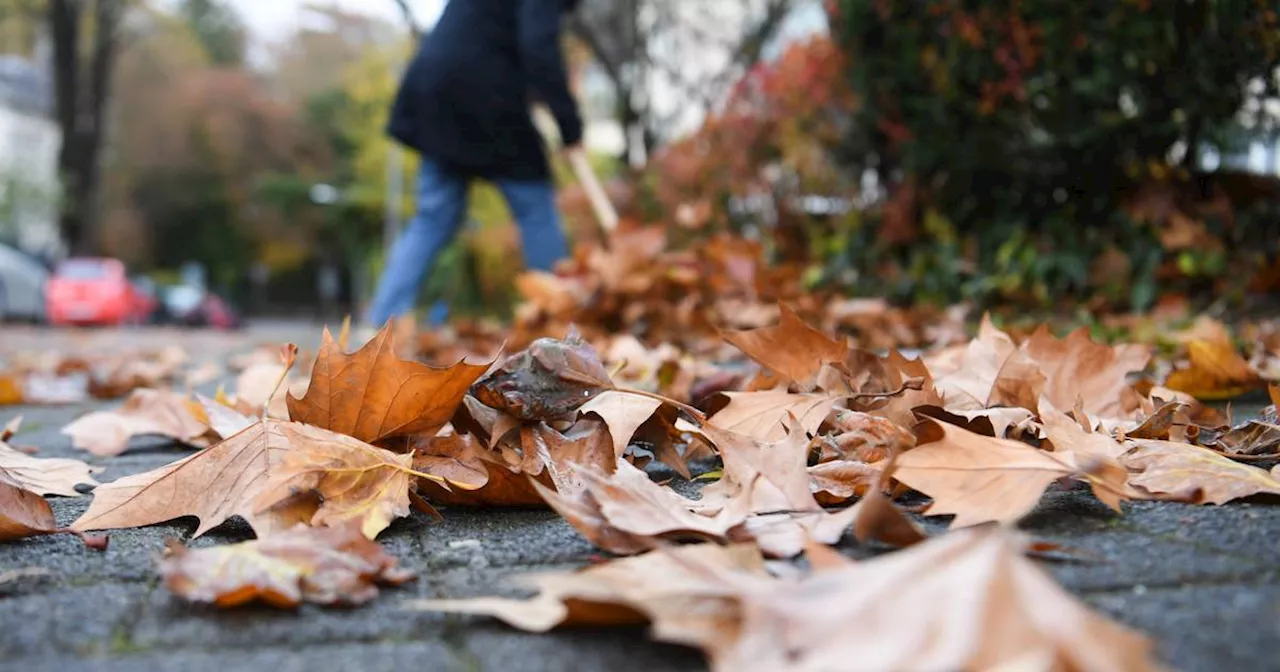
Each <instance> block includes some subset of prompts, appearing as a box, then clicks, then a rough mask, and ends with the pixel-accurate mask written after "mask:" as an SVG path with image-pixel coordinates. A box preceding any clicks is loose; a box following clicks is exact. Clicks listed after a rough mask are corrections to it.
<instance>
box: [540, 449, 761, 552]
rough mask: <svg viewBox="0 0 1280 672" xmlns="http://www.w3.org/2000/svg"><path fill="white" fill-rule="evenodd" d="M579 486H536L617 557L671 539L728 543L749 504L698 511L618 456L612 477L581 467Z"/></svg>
mask: <svg viewBox="0 0 1280 672" xmlns="http://www.w3.org/2000/svg"><path fill="white" fill-rule="evenodd" d="M576 471H577V473H576V476H577V478H578V480H579V481H580V482H581V484H582V485H581V487H579V488H578V489H577V490H576V491H570V492H556V491H554V490H551V489H550V488H545V487H543V486H540V485H537V486H535V487H537V488H538V492H539V494H541V495H542V497H543V499H545V500H546V501H547V503H548V504H550V505H551V508H552V509H555V511H556V512H557V513H559V514H560V515H561V516H563V517H564V518H565V520H567V521H569V524H570V525H572V526H573V527H574V529H576V530H578V531H579V532H581V533H582V535H583V536H585V537H586V538H587V539H588V540H589V541H590V542H591V543H593V544H595V545H596V546H598V547H600V548H602V549H604V550H606V551H609V552H610V553H616V554H619V555H631V554H635V553H641V552H644V551H648V550H651V549H654V548H658V547H659V546H661V545H662V542H663V541H664V540H671V541H708V540H714V541H725V540H727V539H728V538H729V532H730V530H732V529H734V528H736V527H739V526H740V525H741V524H742V522H743V521H744V520H745V519H746V516H747V514H748V512H747V511H746V510H745V508H738V509H737V510H734V509H732V508H729V507H726V508H722V509H720V510H719V511H716V512H715V514H714V515H700V514H698V513H694V512H693V511H692V510H691V509H690V507H689V500H687V499H685V498H684V497H681V496H680V495H678V494H676V492H675V491H674V490H672V489H671V488H668V487H665V486H661V485H658V484H657V483H654V482H653V481H652V480H650V479H649V476H648V475H647V474H645V473H644V472H643V471H641V470H640V469H637V468H635V467H634V466H632V465H631V463H630V462H627V461H626V460H623V459H619V460H618V462H617V465H616V467H615V471H614V473H613V475H612V476H610V475H607V474H605V473H603V472H601V471H600V470H599V469H597V468H578V469H577V470H576Z"/></svg>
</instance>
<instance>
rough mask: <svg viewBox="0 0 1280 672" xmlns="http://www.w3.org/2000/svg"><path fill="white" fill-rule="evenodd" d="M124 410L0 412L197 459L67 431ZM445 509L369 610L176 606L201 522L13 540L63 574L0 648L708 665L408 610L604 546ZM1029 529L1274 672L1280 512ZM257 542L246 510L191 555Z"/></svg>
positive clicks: (560, 523) (5, 555)
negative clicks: (105, 538)
mask: <svg viewBox="0 0 1280 672" xmlns="http://www.w3.org/2000/svg"><path fill="white" fill-rule="evenodd" d="M335 327H336V325H335ZM319 333H320V331H319V328H318V327H314V326H312V325H310V324H305V323H287V322H278V323H265V324H258V325H255V326H253V327H252V328H250V329H249V330H247V331H246V332H244V333H241V334H209V333H200V332H174V331H171V330H138V331H136V332H128V333H119V332H116V333H109V332H75V331H58V332H49V331H45V330H40V329H34V328H9V327H6V328H4V329H3V330H2V331H0V343H2V344H3V348H4V350H5V351H12V350H24V349H33V348H81V347H90V348H105V347H112V344H113V343H114V344H117V345H118V344H120V343H121V341H122V340H127V341H128V342H131V343H132V344H134V345H137V344H139V343H143V342H145V343H149V344H167V345H179V346H182V347H184V348H185V349H187V350H188V352H189V353H190V354H191V355H192V356H193V357H194V358H204V357H215V356H216V357H229V356H230V355H232V354H234V353H235V352H238V351H242V350H245V349H248V348H251V347H253V346H255V345H259V344H262V343H269V342H272V341H273V340H280V339H290V340H295V341H299V342H300V345H302V346H303V347H304V348H314V347H315V344H316V343H317V342H318V337H319ZM209 386H216V384H215V383H210V384H209ZM118 403H119V402H107V403H101V402H94V403H87V404H80V405H74V406H67V407H7V408H0V425H3V424H4V423H6V422H8V421H9V420H10V419H12V418H13V417H15V416H19V415H21V416H23V418H24V420H23V424H22V431H21V432H20V433H19V434H18V435H17V436H16V437H15V439H14V440H13V443H14V445H15V446H32V447H35V448H38V453H37V455H38V456H39V457H74V458H76V459H81V460H85V461H87V462H89V463H90V464H94V465H98V466H101V467H104V468H105V471H103V472H102V473H101V474H99V475H98V476H97V478H98V480H99V481H101V482H103V483H107V482H110V481H112V480H114V479H117V478H120V477H122V476H126V475H129V474H134V473H138V472H142V471H145V470H149V469H153V468H156V467H159V466H161V465H164V464H167V463H169V462H172V461H173V460H175V459H177V458H180V457H182V456H183V455H186V454H189V452H190V451H189V450H188V449H186V448H183V447H180V446H174V445H171V444H166V443H164V442H157V441H147V440H141V441H135V443H134V444H133V445H132V447H131V449H130V450H129V451H128V452H126V453H124V454H123V455H120V456H117V457H112V458H96V457H93V456H91V455H88V454H87V453H84V452H81V451H76V450H74V449H73V448H72V446H71V444H70V441H69V439H68V438H67V437H66V436H63V435H62V434H60V433H59V430H60V429H61V427H63V426H64V425H66V424H67V423H68V422H70V421H71V420H73V419H75V418H76V417H78V416H80V415H82V414H83V413H85V412H86V411H88V410H90V409H97V408H104V407H112V406H114V405H116V404H118ZM663 476H664V477H666V476H670V474H667V473H664V474H663ZM51 502H52V504H53V508H54V512H55V514H56V516H57V519H58V522H59V524H60V525H66V524H68V523H70V522H71V521H72V520H73V519H75V518H76V517H77V516H78V515H79V514H80V513H82V512H83V511H84V510H85V509H86V507H87V506H88V502H89V498H88V497H79V498H52V499H51ZM442 513H443V515H444V519H443V521H434V520H431V519H430V518H428V517H427V516H425V515H423V514H421V513H418V512H415V513H414V514H413V515H412V516H411V517H409V518H406V519H401V520H398V521H396V522H395V523H393V524H392V525H391V527H390V528H389V529H388V530H387V531H386V532H384V533H383V534H382V535H381V536H380V537H379V541H381V542H382V544H383V546H384V547H385V548H386V550H387V552H388V553H390V554H391V555H394V556H396V557H398V558H399V559H400V562H401V566H404V567H407V568H410V569H412V570H415V571H417V572H418V574H419V578H418V580H417V581H415V582H412V583H409V584H407V585H404V586H401V587H398V588H387V589H384V591H383V593H382V594H381V595H380V596H379V597H378V598H377V599H376V600H374V601H372V602H371V603H369V604H368V605H366V606H364V607H361V608H356V609H348V610H343V609H324V608H318V607H315V606H311V605H307V606H303V607H301V608H300V609H299V610H298V611H297V612H289V611H277V610H272V609H268V608H265V607H249V608H238V609H233V610H218V609H214V608H212V607H203V606H197V605H192V604H189V603H185V602H181V601H179V600H177V599H175V598H173V597H172V596H171V595H170V594H169V592H168V591H167V590H166V589H165V588H164V586H163V585H162V584H161V583H160V580H159V575H158V574H157V571H156V558H157V557H158V556H159V554H160V552H161V550H162V548H163V545H164V539H165V538H166V537H168V536H176V537H179V538H185V537H187V536H189V535H190V533H191V532H192V531H193V530H194V529H195V527H194V523H192V522H191V521H189V520H179V521H176V522H174V523H170V524H162V525H155V526H151V527H146V528H141V529H126V530H115V531H112V532H111V533H110V537H111V539H110V546H109V548H108V550H106V551H105V552H101V553H100V552H95V551H92V550H89V549H87V548H85V547H84V546H83V545H82V544H81V542H80V541H79V540H77V539H76V538H74V537H72V536H70V535H52V536H46V537H36V538H31V539H27V540H23V541H17V542H11V543H5V544H0V573H3V572H6V571H9V570H14V569H20V568H32V567H38V568H41V569H44V570H47V571H48V574H46V575H43V576H30V577H25V578H21V579H18V580H16V581H14V582H11V583H8V584H5V585H3V586H0V658H3V660H5V661H6V663H7V664H8V665H10V666H12V668H11V669H23V670H67V669H77V670H79V669H94V670H141V669H173V670H188V671H191V670H228V669H272V670H276V671H277V672H284V671H285V670H307V671H315V670H339V669H360V670H393V669H422V670H512V669H521V670H549V671H550V670H569V669H574V670H653V669H664V670H683V669H690V670H694V669H705V663H704V662H703V658H702V656H701V655H700V654H699V653H697V652H695V651H694V650H692V649H682V648H679V647H674V646H667V645H660V644H654V643H651V642H650V641H648V639H647V637H646V636H645V634H644V633H643V631H642V630H641V629H639V628H631V629H611V630H590V631H573V630H567V631H555V632H552V633H548V634H545V635H538V634H525V633H521V632H517V631H515V630H514V629H511V628H507V627H505V626H503V625H501V624H499V623H497V622H495V621H491V620H487V619H481V618H470V617H457V616H446V615H441V614H435V613H426V612H416V611H407V610H404V609H403V608H402V603H403V602H404V601H406V600H409V599H416V598H446V597H448V598H456V597H473V596H482V595H491V594H495V593H498V594H503V595H517V594H520V593H519V591H518V590H515V589H513V588H512V587H511V586H510V585H509V583H508V579H510V578H512V577H514V576H516V575H519V574H523V573H525V572H528V571H540V570H549V569H557V570H559V569H568V568H573V567H578V566H583V565H585V564H587V563H589V562H592V561H593V560H595V559H598V558H599V557H600V555H601V554H600V552H599V551H597V550H596V549H594V548H593V547H592V545H591V544H590V543H588V542H587V541H586V540H585V539H583V538H582V537H581V536H579V535H578V534H577V533H576V532H575V531H574V530H573V529H572V528H571V527H570V526H569V525H568V524H567V523H566V522H564V520H562V519H561V518H560V517H559V516H557V515H556V514H554V513H551V512H549V511H526V510H520V511H517V510H496V509H488V510H459V509H442ZM921 520H922V522H923V524H924V525H925V527H926V529H927V530H928V531H929V532H930V533H935V534H936V533H940V532H941V531H942V530H943V529H944V528H945V524H944V523H940V522H938V521H936V520H928V519H921ZM1022 528H1023V529H1024V530H1025V531H1026V532H1028V533H1030V534H1031V535H1033V536H1034V537H1036V538H1037V539H1039V540H1042V541H1046V542H1051V543H1054V544H1058V545H1060V547H1059V548H1058V549H1056V550H1055V551H1052V552H1050V553H1049V555H1050V556H1052V557H1051V559H1050V560H1049V561H1047V562H1046V566H1047V568H1048V569H1049V571H1050V572H1052V574H1053V575H1054V576H1055V577H1056V578H1057V579H1058V580H1059V581H1060V582H1062V583H1063V584H1064V585H1065V586H1066V587H1067V588H1068V589H1069V590H1071V591H1072V592H1074V593H1076V594H1078V595H1081V596H1083V597H1084V599H1085V600H1086V601H1087V602H1088V603H1089V604H1090V605H1091V606H1093V607H1095V608H1097V609H1099V610H1101V611H1103V612H1105V613H1107V614H1109V615H1111V616H1113V617H1115V618H1116V619H1118V620H1119V621H1121V622H1123V623H1125V624H1128V625H1130V626H1133V627H1135V628H1138V629H1140V630H1143V631H1145V632H1147V633H1149V634H1150V635H1151V636H1152V637H1153V639H1155V640H1156V642H1157V645H1158V647H1159V651H1160V657H1161V658H1162V659H1163V660H1164V661H1165V662H1166V663H1167V664H1169V665H1170V666H1172V667H1174V668H1177V669H1183V670H1189V671H1205V672H1209V671H1211V670H1223V669H1240V670H1261V669H1275V667H1274V666H1275V663H1276V658H1275V641H1276V638H1277V637H1278V636H1280V543H1278V542H1277V537H1276V534H1277V531H1278V530H1280V509H1277V508H1276V507H1274V506H1265V505H1251V504H1249V503H1235V504H1231V505H1226V506H1221V507H1196V506H1188V505H1181V504H1169V503H1157V502H1134V503H1129V504H1127V505H1126V506H1125V514H1124V515H1123V516H1117V515H1115V514H1114V513H1113V512H1111V511H1110V510H1108V509H1107V508H1105V507H1104V506H1103V505H1102V504H1101V503H1099V502H1098V501H1096V500H1095V499H1093V498H1092V496H1091V495H1089V493H1088V491H1087V490H1078V489H1077V490H1071V491H1057V492H1050V493H1049V494H1048V495H1046V497H1045V499H1044V500H1043V501H1042V503H1041V505H1040V507H1039V509H1038V510H1037V511H1036V512H1035V513H1033V514H1032V515H1031V516H1029V517H1028V518H1026V519H1025V521H1024V522H1023V523H1022ZM251 536H252V535H251V533H250V531H249V529H248V527H247V526H245V525H244V524H242V523H240V522H239V521H238V520H236V521H232V522H231V523H228V524H226V525H223V526H222V527H220V528H218V529H215V530H214V531H213V532H211V533H210V534H208V535H207V536H205V537H203V538H200V539H198V540H196V541H194V542H192V546H195V547H204V546H212V545H217V544H225V543H231V542H237V541H243V540H246V539H249V538H251ZM838 548H839V549H840V550H841V551H842V552H844V553H846V554H847V555H850V556H853V557H868V556H869V555H872V554H874V553H875V552H876V550H878V549H876V548H873V547H870V548H869V547H865V546H860V545H858V544H857V542H855V541H853V540H852V539H851V538H846V540H845V541H844V542H843V543H842V544H841V545H840V546H839V547H838ZM636 580H637V581H662V577H660V576H648V577H636ZM920 608H922V609H927V608H929V605H920ZM1227 633H1230V634H1229V636H1227ZM850 666H851V669H852V668H854V667H856V661H850Z"/></svg>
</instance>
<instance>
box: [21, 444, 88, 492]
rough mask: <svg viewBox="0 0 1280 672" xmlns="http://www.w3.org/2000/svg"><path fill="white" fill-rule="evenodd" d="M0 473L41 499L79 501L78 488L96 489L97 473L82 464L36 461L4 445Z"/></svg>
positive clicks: (60, 461)
mask: <svg viewBox="0 0 1280 672" xmlns="http://www.w3.org/2000/svg"><path fill="white" fill-rule="evenodd" d="M0 471H3V472H4V473H5V474H6V475H7V476H8V478H9V479H10V480H12V481H13V482H14V483H15V484H16V485H18V486H19V487H21V488H24V489H26V490H30V491H32V492H34V493H36V494H37V495H60V496H63V497H79V496H80V492H78V491H77V490H76V486H77V485H89V486H96V485H98V482H97V481H96V480H94V479H93V474H94V473H95V472H97V471H101V469H95V468H94V467H91V466H89V465H87V464H85V463H84V462H81V461H80V460H71V459H65V458H53V457H50V458H40V457H32V456H30V455H27V454H26V453H24V452H22V451H19V450H14V449H13V448H11V447H9V445H8V444H6V443H4V442H3V441H0Z"/></svg>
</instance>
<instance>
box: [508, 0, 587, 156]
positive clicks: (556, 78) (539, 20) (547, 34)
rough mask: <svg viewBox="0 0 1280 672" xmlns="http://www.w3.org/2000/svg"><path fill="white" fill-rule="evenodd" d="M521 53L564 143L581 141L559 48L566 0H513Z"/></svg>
mask: <svg viewBox="0 0 1280 672" xmlns="http://www.w3.org/2000/svg"><path fill="white" fill-rule="evenodd" d="M516 1H517V2H519V3H520V8H519V10H518V11H519V14H518V15H517V17H516V25H517V26H518V30H519V41H520V56H521V60H523V62H524V67H525V72H526V73H527V74H528V77H529V81H530V83H531V84H532V85H533V88H534V91H535V92H536V93H537V94H538V96H539V97H540V98H541V99H542V102H544V103H546V105H547V107H549V108H551V114H552V115H553V116H555V119H556V125H557V126H559V127H560V137H561V139H562V140H563V141H564V144H565V146H570V145H576V144H578V143H579V142H580V141H581V140H582V118H581V117H580V116H579V114H578V103H577V101H575V100H574V98H573V93H572V92H570V91H569V78H568V76H567V75H566V73H565V66H564V55H563V54H562V53H561V50H560V20H561V18H562V16H563V14H564V12H563V10H564V1H565V0H516Z"/></svg>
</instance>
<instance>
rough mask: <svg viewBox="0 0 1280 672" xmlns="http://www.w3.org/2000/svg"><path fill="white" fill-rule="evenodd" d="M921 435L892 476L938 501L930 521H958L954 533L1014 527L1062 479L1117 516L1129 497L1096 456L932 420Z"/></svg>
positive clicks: (1117, 474)
mask: <svg viewBox="0 0 1280 672" xmlns="http://www.w3.org/2000/svg"><path fill="white" fill-rule="evenodd" d="M917 432H918V434H919V445H918V446H917V447H916V448H913V449H911V450H909V451H907V452H906V453H903V454H902V455H900V456H899V457H898V463H897V470H896V471H895V472H894V474H893V476H894V478H896V479H898V480H899V481H901V482H902V483H904V484H906V485H907V486H909V487H911V488H913V489H915V490H918V491H920V492H922V493H924V494H926V495H928V496H930V497H932V498H933V504H932V505H930V507H929V511H928V514H929V515H947V514H954V515H955V520H953V521H952V523H951V526H952V528H956V527H964V526H967V525H975V524H978V523H985V522H988V521H999V522H1005V523H1012V522H1015V521H1017V520H1018V519H1020V518H1022V517H1023V516H1025V515H1026V514H1028V513H1030V512H1031V510H1032V509H1033V508H1035V506H1036V504H1037V503H1038V502H1039V501H1040V496H1041V495H1042V494H1043V493H1044V491H1045V489H1046V488H1048V487H1049V485H1050V484H1052V483H1053V482H1054V481H1056V480H1058V479H1060V478H1065V477H1076V478H1080V479H1082V480H1085V481H1087V482H1089V483H1090V484H1091V485H1092V486H1093V491H1094V494H1095V495H1097V496H1098V497H1099V499H1102V500H1103V501H1104V502H1106V503H1107V504H1108V505H1109V506H1111V507H1112V508H1115V509H1117V510H1118V509H1119V499H1120V497H1121V496H1122V495H1123V493H1125V492H1126V491H1127V489H1126V488H1125V474H1124V469H1123V468H1119V465H1117V464H1115V463H1114V462H1113V461H1108V460H1106V459H1105V458H1102V457H1099V456H1095V455H1092V454H1085V455H1080V454H1077V453H1069V452H1062V453H1050V452H1046V451H1043V450H1038V449H1036V448H1032V447H1031V446H1028V445H1026V444H1024V443H1020V442H1017V441H1010V440H1007V439H997V438H994V437H989V436H981V435H979V434H974V433H973V432H970V431H967V430H964V429H961V428H960V427H956V426H954V425H949V424H946V423H943V422H939V421H937V420H933V419H929V420H926V421H925V422H923V423H921V424H920V425H919V427H918V428H917Z"/></svg>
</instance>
